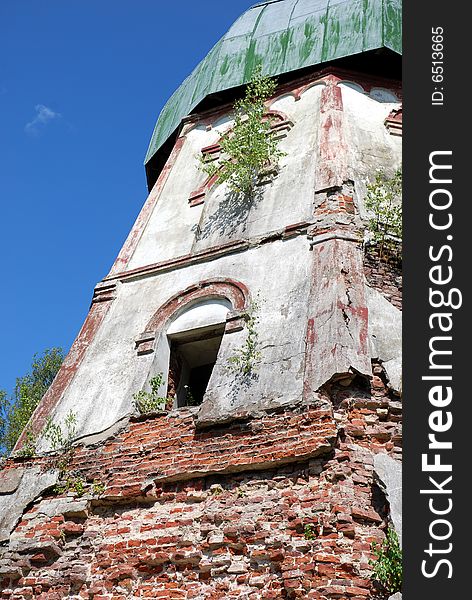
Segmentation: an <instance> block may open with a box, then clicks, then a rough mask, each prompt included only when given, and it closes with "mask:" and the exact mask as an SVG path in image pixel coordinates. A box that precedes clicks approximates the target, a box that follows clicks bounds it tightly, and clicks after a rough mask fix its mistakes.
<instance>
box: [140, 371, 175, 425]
mask: <svg viewBox="0 0 472 600" xmlns="http://www.w3.org/2000/svg"><path fill="white" fill-rule="evenodd" d="M162 381H163V374H162V373H158V374H157V375H156V376H155V377H152V378H151V379H150V380H149V385H150V387H151V391H150V392H146V391H145V390H140V391H139V392H136V393H135V394H133V399H134V402H135V405H136V408H137V409H138V411H139V412H140V413H141V414H142V415H146V414H149V413H152V412H160V411H163V410H165V408H166V404H167V402H168V398H164V397H162V396H160V395H159V389H160V387H161V385H162Z"/></svg>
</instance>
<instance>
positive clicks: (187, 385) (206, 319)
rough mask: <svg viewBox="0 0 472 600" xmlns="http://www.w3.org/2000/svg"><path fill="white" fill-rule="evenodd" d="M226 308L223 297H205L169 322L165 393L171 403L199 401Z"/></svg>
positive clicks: (215, 353) (214, 358) (213, 360)
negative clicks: (168, 351)
mask: <svg viewBox="0 0 472 600" xmlns="http://www.w3.org/2000/svg"><path fill="white" fill-rule="evenodd" d="M230 309H231V304H230V303H229V302H228V301H227V300H224V299H211V300H210V299H207V300H204V301H202V302H199V303H198V304H195V305H193V306H191V307H190V308H188V309H187V310H185V312H183V313H182V314H181V315H179V316H178V317H177V319H175V320H174V322H173V323H172V324H171V325H170V326H169V328H168V330H167V339H168V342H169V348H170V356H169V372H168V380H167V381H168V385H167V397H168V398H173V399H174V407H176V408H178V407H182V406H198V405H200V404H201V403H202V401H203V397H204V395H205V392H206V389H207V387H208V383H209V381H210V378H211V375H212V372H213V367H214V366H215V364H216V361H217V358H218V351H219V349H220V346H221V342H222V340H223V335H224V332H225V327H226V317H227V314H228V311H229V310H230Z"/></svg>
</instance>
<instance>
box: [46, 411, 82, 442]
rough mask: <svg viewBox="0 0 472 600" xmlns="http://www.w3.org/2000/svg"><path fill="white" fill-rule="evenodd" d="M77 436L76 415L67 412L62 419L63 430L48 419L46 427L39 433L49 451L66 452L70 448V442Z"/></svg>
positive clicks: (59, 425)
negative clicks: (47, 445)
mask: <svg viewBox="0 0 472 600" xmlns="http://www.w3.org/2000/svg"><path fill="white" fill-rule="evenodd" d="M76 434H77V414H76V413H75V412H73V411H72V410H71V411H69V412H68V413H67V415H66V418H65V419H64V429H63V428H62V425H61V424H59V423H56V422H55V421H54V420H53V419H52V418H51V417H48V420H47V421H46V426H45V427H44V429H43V432H42V433H41V437H43V438H44V439H45V440H46V441H47V442H49V444H50V446H51V449H52V450H54V451H56V450H64V451H67V450H68V449H69V448H71V446H72V442H73V440H74V438H75V436H76Z"/></svg>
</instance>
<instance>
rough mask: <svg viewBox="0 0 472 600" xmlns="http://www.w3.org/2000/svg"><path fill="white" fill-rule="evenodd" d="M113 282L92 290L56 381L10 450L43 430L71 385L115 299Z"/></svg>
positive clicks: (18, 446) (114, 284)
mask: <svg viewBox="0 0 472 600" xmlns="http://www.w3.org/2000/svg"><path fill="white" fill-rule="evenodd" d="M115 289H116V283H113V282H112V283H108V284H99V285H98V286H97V288H96V289H95V294H94V298H93V300H92V305H91V307H90V311H89V313H88V315H87V318H86V319H85V322H84V324H83V325H82V329H81V330H80V332H79V335H78V336H77V338H76V339H75V341H74V343H73V345H72V347H71V349H70V351H69V354H68V355H67V356H66V358H65V360H64V362H63V363H62V366H61V368H60V369H59V371H58V373H57V375H56V378H55V379H54V381H53V382H52V384H51V386H50V387H49V389H48V391H47V392H46V393H45V394H44V396H43V398H42V400H41V402H40V403H39V404H38V406H37V407H36V410H35V411H34V413H33V415H32V417H31V419H30V421H29V424H28V427H27V428H25V430H24V431H23V433H22V434H21V436H20V437H19V439H18V441H17V443H16V445H15V448H14V450H18V449H20V448H21V447H22V445H23V443H24V441H25V439H26V433H25V432H26V430H27V429H29V430H31V431H32V432H33V433H35V434H37V433H39V432H40V431H42V429H43V428H44V426H45V424H46V420H47V418H48V416H50V415H51V413H52V411H53V410H54V408H55V407H56V405H57V404H58V403H59V401H60V399H61V398H62V396H63V395H64V392H65V391H66V390H67V388H68V387H69V385H70V384H71V382H72V380H73V378H74V376H75V374H76V373H77V371H78V369H79V367H80V365H81V364H82V361H83V360H84V357H85V354H86V352H87V350H88V348H89V347H90V345H91V343H92V342H93V339H94V337H95V335H96V333H97V331H98V329H99V328H100V325H101V324H102V322H103V320H104V319H105V317H106V315H107V313H108V310H109V308H110V306H111V304H112V302H113V299H114V297H115Z"/></svg>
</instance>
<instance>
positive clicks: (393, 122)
mask: <svg viewBox="0 0 472 600" xmlns="http://www.w3.org/2000/svg"><path fill="white" fill-rule="evenodd" d="M385 127H386V128H387V130H388V132H389V133H390V134H391V135H395V136H400V137H401V136H402V134H403V107H400V108H397V109H393V110H392V112H391V113H390V114H389V115H388V117H387V118H386V119H385Z"/></svg>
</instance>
